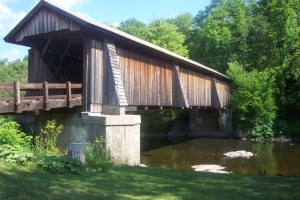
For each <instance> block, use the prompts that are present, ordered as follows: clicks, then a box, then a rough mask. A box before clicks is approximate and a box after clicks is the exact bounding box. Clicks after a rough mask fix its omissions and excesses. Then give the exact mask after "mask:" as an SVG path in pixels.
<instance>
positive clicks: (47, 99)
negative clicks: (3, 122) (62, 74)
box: [0, 81, 82, 113]
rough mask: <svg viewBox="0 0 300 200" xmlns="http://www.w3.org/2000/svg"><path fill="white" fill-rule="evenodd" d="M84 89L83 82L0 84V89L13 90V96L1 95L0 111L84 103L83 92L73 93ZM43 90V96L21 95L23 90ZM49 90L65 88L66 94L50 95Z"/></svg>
mask: <svg viewBox="0 0 300 200" xmlns="http://www.w3.org/2000/svg"><path fill="white" fill-rule="evenodd" d="M72 89H82V84H77V83H76V84H71V82H69V81H68V82H67V83H66V84H63V83H48V82H43V83H19V82H14V83H13V84H0V91H13V97H0V113H9V112H15V113H21V112H23V111H33V110H41V109H44V110H50V109H51V108H59V107H69V108H72V107H73V106H80V105H82V94H74V93H72ZM37 90H42V94H43V96H28V95H26V96H24V97H23V96H21V91H37ZM49 90H65V92H64V93H65V95H49Z"/></svg>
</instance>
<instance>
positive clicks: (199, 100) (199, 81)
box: [180, 67, 212, 106]
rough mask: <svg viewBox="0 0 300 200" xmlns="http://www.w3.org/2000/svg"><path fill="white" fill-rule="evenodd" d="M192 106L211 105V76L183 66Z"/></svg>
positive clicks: (183, 76) (183, 75)
mask: <svg viewBox="0 0 300 200" xmlns="http://www.w3.org/2000/svg"><path fill="white" fill-rule="evenodd" d="M180 69H181V76H182V79H183V84H184V86H185V88H186V93H187V98H188V101H189V104H190V106H211V94H212V92H211V85H212V80H211V77H209V76H206V75H203V74H200V73H197V72H194V71H191V70H189V69H186V68H183V67H181V68H180Z"/></svg>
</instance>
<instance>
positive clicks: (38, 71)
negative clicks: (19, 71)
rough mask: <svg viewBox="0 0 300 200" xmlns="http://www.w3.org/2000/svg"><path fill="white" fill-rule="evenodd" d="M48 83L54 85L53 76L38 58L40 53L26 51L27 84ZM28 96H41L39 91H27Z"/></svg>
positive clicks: (37, 51)
mask: <svg viewBox="0 0 300 200" xmlns="http://www.w3.org/2000/svg"><path fill="white" fill-rule="evenodd" d="M43 81H48V82H51V83H55V82H56V80H55V78H54V76H53V74H52V73H51V72H50V70H49V69H48V67H47V65H46V64H45V62H44V61H43V59H42V58H41V56H40V51H39V50H35V49H30V50H29V51H28V83H42V82H43ZM28 94H29V95H42V92H41V91H28Z"/></svg>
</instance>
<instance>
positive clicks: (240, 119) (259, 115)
mask: <svg viewBox="0 0 300 200" xmlns="http://www.w3.org/2000/svg"><path fill="white" fill-rule="evenodd" d="M227 74H228V76H229V77H230V78H232V79H233V89H234V92H233V94H232V96H231V101H232V108H233V112H234V116H235V117H234V120H235V123H236V125H237V127H238V129H242V130H248V131H250V132H251V135H252V136H254V137H271V136H273V134H274V133H273V130H272V126H273V121H274V119H275V117H276V110H277V107H276V105H275V98H274V80H275V79H274V76H272V73H270V72H269V71H268V70H264V71H261V72H259V71H257V70H255V69H254V70H253V71H251V72H246V71H245V70H244V69H243V67H242V66H240V65H239V64H238V63H229V69H228V70H227Z"/></svg>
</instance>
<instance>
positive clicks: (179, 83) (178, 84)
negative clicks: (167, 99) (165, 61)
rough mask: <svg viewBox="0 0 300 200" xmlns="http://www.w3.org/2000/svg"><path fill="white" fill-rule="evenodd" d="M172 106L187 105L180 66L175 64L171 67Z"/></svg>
mask: <svg viewBox="0 0 300 200" xmlns="http://www.w3.org/2000/svg"><path fill="white" fill-rule="evenodd" d="M173 106H174V107H187V108H188V107H189V101H188V98H187V95H186V88H185V85H184V83H183V80H182V77H181V73H180V67H179V66H177V65H174V67H173Z"/></svg>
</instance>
